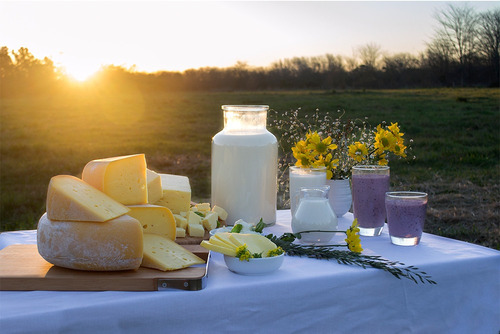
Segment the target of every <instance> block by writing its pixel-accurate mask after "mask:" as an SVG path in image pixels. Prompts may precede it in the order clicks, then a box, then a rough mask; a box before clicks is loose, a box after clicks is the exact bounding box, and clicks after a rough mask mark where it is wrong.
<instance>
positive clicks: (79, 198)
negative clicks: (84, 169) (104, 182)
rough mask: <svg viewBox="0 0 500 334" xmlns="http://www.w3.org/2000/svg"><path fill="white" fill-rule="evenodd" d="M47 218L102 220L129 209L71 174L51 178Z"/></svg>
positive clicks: (117, 215)
mask: <svg viewBox="0 0 500 334" xmlns="http://www.w3.org/2000/svg"><path fill="white" fill-rule="evenodd" d="M46 207H47V218H48V219H51V220H62V221H89V222H104V221H107V220H111V219H114V218H117V217H119V216H122V215H124V214H126V213H127V212H128V211H130V210H129V209H128V208H127V207H126V206H124V205H123V204H121V203H118V202H117V201H115V200H114V199H112V198H111V197H109V196H108V195H106V194H104V193H103V192H101V191H99V190H97V189H95V188H94V187H92V186H90V185H89V184H87V183H85V182H84V181H82V180H80V179H79V178H76V177H74V176H71V175H57V176H54V177H52V178H51V179H50V182H49V188H48V191H47V202H46Z"/></svg>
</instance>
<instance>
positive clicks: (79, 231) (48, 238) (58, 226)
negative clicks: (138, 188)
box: [37, 214, 143, 271]
mask: <svg viewBox="0 0 500 334" xmlns="http://www.w3.org/2000/svg"><path fill="white" fill-rule="evenodd" d="M37 245H38V252H39V253H40V255H41V256H42V257H43V258H44V259H45V260H46V261H47V262H50V263H52V264H54V265H56V266H60V267H64V268H70V269H78V270H91V271H115V270H129V269H137V268H139V266H140V265H141V262H142V251H143V234H142V226H141V224H140V223H139V221H138V220H136V219H134V218H132V217H130V216H127V215H124V216H120V217H118V218H115V219H112V220H110V221H107V222H104V223H96V222H75V221H54V220H50V219H49V218H48V217H47V214H44V215H43V216H42V217H41V218H40V221H39V222H38V229H37Z"/></svg>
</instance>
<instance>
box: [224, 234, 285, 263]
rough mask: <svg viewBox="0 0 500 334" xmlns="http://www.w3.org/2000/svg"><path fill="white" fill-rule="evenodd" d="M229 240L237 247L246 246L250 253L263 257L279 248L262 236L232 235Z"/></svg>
mask: <svg viewBox="0 0 500 334" xmlns="http://www.w3.org/2000/svg"><path fill="white" fill-rule="evenodd" d="M216 235H217V234H216ZM229 240H230V241H232V242H233V243H234V244H235V245H237V246H243V245H246V246H247V249H248V250H249V251H250V253H252V254H253V253H259V254H262V257H266V256H267V253H268V252H269V251H270V250H273V249H275V248H276V247H277V246H276V244H275V243H274V242H272V241H271V240H269V239H268V238H266V237H265V236H263V235H260V234H250V233H248V234H244V233H230V234H229Z"/></svg>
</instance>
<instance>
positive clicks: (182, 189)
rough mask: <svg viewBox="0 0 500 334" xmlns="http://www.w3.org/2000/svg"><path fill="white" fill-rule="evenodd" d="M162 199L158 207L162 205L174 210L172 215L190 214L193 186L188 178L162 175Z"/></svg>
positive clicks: (158, 202)
mask: <svg viewBox="0 0 500 334" xmlns="http://www.w3.org/2000/svg"><path fill="white" fill-rule="evenodd" d="M160 177H161V187H162V190H163V195H162V198H161V199H160V200H159V201H157V202H156V203H154V204H156V205H161V206H164V207H167V208H169V209H170V210H172V213H175V214H180V213H181V212H188V211H189V207H190V206H191V186H190V184H189V178H188V177H187V176H181V175H172V174H160Z"/></svg>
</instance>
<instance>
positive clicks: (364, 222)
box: [352, 165, 390, 236]
mask: <svg viewBox="0 0 500 334" xmlns="http://www.w3.org/2000/svg"><path fill="white" fill-rule="evenodd" d="M389 175H390V169H389V167H388V166H374V165H365V166H355V167H353V168H352V205H353V211H354V218H357V219H358V226H359V234H360V235H363V236H378V235H380V233H382V230H383V228H384V223H385V193H386V192H388V191H389Z"/></svg>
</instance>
